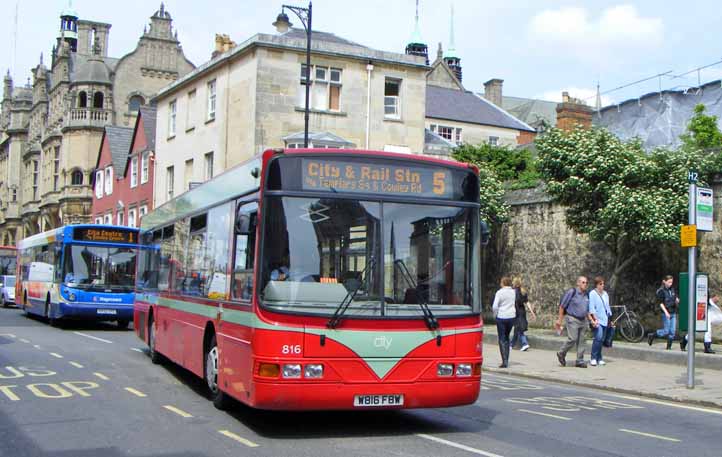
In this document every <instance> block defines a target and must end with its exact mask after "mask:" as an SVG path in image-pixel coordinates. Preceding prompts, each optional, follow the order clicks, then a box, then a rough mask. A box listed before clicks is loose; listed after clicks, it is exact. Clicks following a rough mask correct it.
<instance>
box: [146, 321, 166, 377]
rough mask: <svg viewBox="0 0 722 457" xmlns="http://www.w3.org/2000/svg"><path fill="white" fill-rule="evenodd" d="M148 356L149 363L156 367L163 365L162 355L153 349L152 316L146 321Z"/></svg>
mask: <svg viewBox="0 0 722 457" xmlns="http://www.w3.org/2000/svg"><path fill="white" fill-rule="evenodd" d="M148 354H149V355H150V361H151V362H153V363H155V364H156V365H158V364H161V363H163V355H162V354H161V353H160V352H158V351H156V349H155V319H153V316H152V315H151V317H150V320H149V321H148Z"/></svg>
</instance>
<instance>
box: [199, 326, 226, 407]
mask: <svg viewBox="0 0 722 457" xmlns="http://www.w3.org/2000/svg"><path fill="white" fill-rule="evenodd" d="M219 366H220V357H219V353H218V343H217V339H216V330H215V327H213V324H212V323H210V322H208V323H206V330H205V332H204V334H203V378H204V379H205V381H206V388H207V390H208V397H209V398H210V400H211V401H213V406H215V407H216V408H218V409H220V410H225V409H228V408H229V407H230V406H231V398H230V397H229V396H228V394H226V393H225V392H223V390H222V389H221V386H220V383H219V382H218V373H219V371H220V370H219Z"/></svg>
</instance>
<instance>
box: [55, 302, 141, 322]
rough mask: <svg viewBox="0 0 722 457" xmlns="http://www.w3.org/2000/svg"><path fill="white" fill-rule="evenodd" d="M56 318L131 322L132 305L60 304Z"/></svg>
mask: <svg viewBox="0 0 722 457" xmlns="http://www.w3.org/2000/svg"><path fill="white" fill-rule="evenodd" d="M56 314H57V315H56V316H55V317H56V318H63V319H83V320H97V321H116V320H117V321H132V320H133V304H132V303H128V304H117V303H114V304H110V303H79V302H61V303H59V304H58V307H57V313H56Z"/></svg>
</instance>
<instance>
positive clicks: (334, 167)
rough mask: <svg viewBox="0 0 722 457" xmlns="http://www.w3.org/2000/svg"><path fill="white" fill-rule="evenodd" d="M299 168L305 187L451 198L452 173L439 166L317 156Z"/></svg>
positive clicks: (304, 162) (310, 188) (306, 160)
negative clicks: (369, 161) (330, 158)
mask: <svg viewBox="0 0 722 457" xmlns="http://www.w3.org/2000/svg"><path fill="white" fill-rule="evenodd" d="M302 167H303V176H302V178H303V184H302V187H303V189H304V190H332V191H336V192H368V193H384V194H398V195H408V196H417V197H435V198H451V197H452V196H453V192H452V191H453V189H452V177H451V172H450V171H449V170H446V169H444V168H440V167H433V168H431V167H415V166H408V165H391V164H388V163H381V164H371V163H359V162H342V161H335V160H333V161H329V160H318V159H304V160H303V164H302Z"/></svg>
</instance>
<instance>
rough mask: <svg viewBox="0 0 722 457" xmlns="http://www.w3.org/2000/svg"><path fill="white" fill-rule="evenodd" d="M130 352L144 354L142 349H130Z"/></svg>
mask: <svg viewBox="0 0 722 457" xmlns="http://www.w3.org/2000/svg"><path fill="white" fill-rule="evenodd" d="M130 350H131V351H135V352H143V350H142V349H138V348H130Z"/></svg>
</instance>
